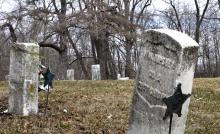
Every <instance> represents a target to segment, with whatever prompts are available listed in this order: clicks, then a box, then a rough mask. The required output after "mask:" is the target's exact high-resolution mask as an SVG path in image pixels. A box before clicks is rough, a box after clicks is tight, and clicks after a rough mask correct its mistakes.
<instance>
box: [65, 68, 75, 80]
mask: <svg viewBox="0 0 220 134" xmlns="http://www.w3.org/2000/svg"><path fill="white" fill-rule="evenodd" d="M66 74H67V80H74V69H68V70H67V73H66Z"/></svg>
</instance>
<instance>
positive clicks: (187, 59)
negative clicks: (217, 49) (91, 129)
mask: <svg viewBox="0 0 220 134" xmlns="http://www.w3.org/2000/svg"><path fill="white" fill-rule="evenodd" d="M197 51H198V44H197V43H196V42H195V41H194V40H193V39H191V38H190V37H188V36H187V35H185V34H183V33H180V32H177V31H173V30H168V29H157V30H148V31H145V32H144V33H143V37H142V41H141V49H140V57H139V67H138V72H137V76H136V82H135V89H134V95H133V100H132V108H131V115H130V119H129V128H128V134H170V133H171V132H172V134H184V129H185V123H186V119H187V113H188V107H189V102H190V99H187V98H188V97H189V96H190V94H191V91H192V82H193V77H194V69H195V63H196V61H197V60H196V59H197ZM179 98H181V99H180V100H179ZM169 117H170V118H169Z"/></svg>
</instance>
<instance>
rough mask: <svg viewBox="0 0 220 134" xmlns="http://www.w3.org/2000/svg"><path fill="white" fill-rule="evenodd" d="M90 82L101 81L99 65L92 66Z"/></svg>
mask: <svg viewBox="0 0 220 134" xmlns="http://www.w3.org/2000/svg"><path fill="white" fill-rule="evenodd" d="M92 80H101V73H100V65H99V64H97V65H92Z"/></svg>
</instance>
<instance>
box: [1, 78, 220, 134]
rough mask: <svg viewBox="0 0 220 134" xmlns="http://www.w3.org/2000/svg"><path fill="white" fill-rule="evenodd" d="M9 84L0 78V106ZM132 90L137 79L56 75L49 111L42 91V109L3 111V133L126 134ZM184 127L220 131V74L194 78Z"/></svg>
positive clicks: (197, 132) (190, 132) (194, 132)
mask: <svg viewBox="0 0 220 134" xmlns="http://www.w3.org/2000/svg"><path fill="white" fill-rule="evenodd" d="M7 88H8V85H7V83H6V82H0V110H4V109H6V108H7V101H8V98H7V95H8V91H7ZM132 90H133V81H56V82H55V84H54V89H53V90H51V92H50V95H49V109H48V115H47V117H45V116H43V114H42V113H43V112H44V107H45V105H44V103H45V96H46V95H45V93H44V92H40V93H39V115H35V116H28V117H21V116H15V115H0V126H1V127H0V134H18V133H27V134H40V133H53V134H59V133H62V134H124V133H126V131H127V127H128V126H127V124H128V116H129V111H130V105H131V97H132V92H133V91H132ZM64 109H65V110H66V111H65V110H64ZM185 133H186V134H219V133H220V78H214V79H195V80H194V86H193V95H192V96H191V104H190V110H189V115H188V120H187V125H186V132H185Z"/></svg>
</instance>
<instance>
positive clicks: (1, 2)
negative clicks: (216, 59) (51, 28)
mask: <svg viewBox="0 0 220 134" xmlns="http://www.w3.org/2000/svg"><path fill="white" fill-rule="evenodd" d="M152 1H153V3H152V5H151V7H152V8H155V9H160V10H163V9H165V8H167V7H168V5H167V4H165V3H164V2H163V0H152ZM175 1H179V2H180V3H191V4H194V1H193V0H175ZM198 1H199V3H200V2H202V1H204V0H198ZM14 4H15V2H13V0H0V11H7V12H10V11H11V10H13V7H14Z"/></svg>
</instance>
